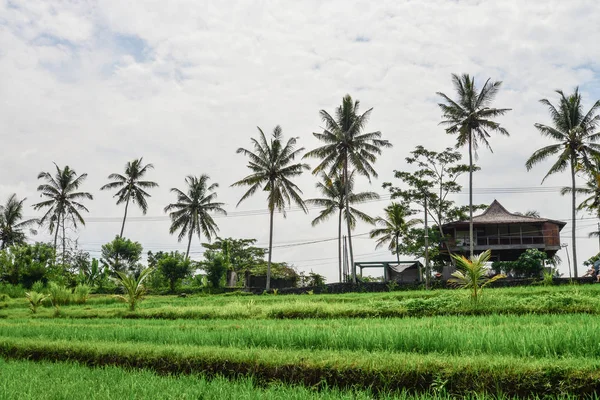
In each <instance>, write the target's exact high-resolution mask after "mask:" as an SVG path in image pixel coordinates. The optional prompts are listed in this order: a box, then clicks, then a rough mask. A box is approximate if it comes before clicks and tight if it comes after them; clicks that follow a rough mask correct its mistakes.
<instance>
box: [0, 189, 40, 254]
mask: <svg viewBox="0 0 600 400" xmlns="http://www.w3.org/2000/svg"><path fill="white" fill-rule="evenodd" d="M25 200H27V199H23V200H19V199H17V195H16V194H12V195H11V196H10V197H9V198H8V200H7V201H6V204H4V205H0V250H3V249H5V248H7V247H9V246H12V245H14V244H21V243H24V242H25V233H24V232H23V229H24V228H28V227H31V226H33V225H35V224H38V223H39V221H38V220H37V219H28V220H25V221H22V219H23V203H24V202H25ZM32 232H33V233H35V231H33V230H32Z"/></svg>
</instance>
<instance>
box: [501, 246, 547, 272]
mask: <svg viewBox="0 0 600 400" xmlns="http://www.w3.org/2000/svg"><path fill="white" fill-rule="evenodd" d="M547 260H548V256H547V255H546V253H545V252H543V251H540V250H538V249H527V250H525V251H524V252H523V253H522V254H521V255H520V256H519V258H518V259H517V260H516V261H494V262H493V263H492V270H493V271H494V272H495V273H497V274H499V273H502V274H505V275H510V276H513V277H518V278H536V277H540V276H541V275H542V272H543V270H544V265H545V262H546V261H547Z"/></svg>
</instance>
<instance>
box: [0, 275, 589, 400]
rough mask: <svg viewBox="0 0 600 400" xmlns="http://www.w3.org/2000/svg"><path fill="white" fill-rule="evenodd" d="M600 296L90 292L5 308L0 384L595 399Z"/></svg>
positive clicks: (241, 393)
mask: <svg viewBox="0 0 600 400" xmlns="http://www.w3.org/2000/svg"><path fill="white" fill-rule="evenodd" d="M599 286H600V285H599ZM599 294H600V288H599V289H597V286H595V285H589V286H568V287H550V288H548V287H527V288H502V289H490V290H487V291H486V292H485V297H484V301H483V302H481V303H480V304H477V305H474V304H472V303H471V302H470V301H469V300H468V297H467V295H466V293H465V292H462V291H449V290H438V291H431V292H424V291H413V292H391V293H377V294H373V293H359V294H356V293H354V294H344V295H294V296H281V295H279V296H274V295H268V296H244V295H240V296H235V295H228V296H227V295H218V296H191V297H188V298H177V297H174V296H173V297H149V298H148V299H147V300H145V301H144V302H143V303H142V304H141V307H140V309H139V310H137V311H136V312H133V313H132V312H129V311H127V310H126V306H125V305H124V304H123V303H119V302H116V300H115V299H114V298H113V297H111V296H94V297H92V298H91V299H90V301H89V302H88V303H87V304H84V305H71V306H63V307H61V308H60V309H59V310H58V312H57V310H56V309H54V308H50V307H48V308H40V309H39V311H38V312H37V313H36V314H35V315H34V314H32V313H31V312H30V311H29V310H28V309H27V303H26V301H25V300H24V299H22V298H16V299H8V300H5V306H4V308H2V309H0V315H2V316H3V317H4V318H1V319H0V357H2V358H3V359H4V360H6V361H3V362H4V364H0V366H2V367H3V368H1V369H0V370H1V371H2V372H0V387H1V385H7V384H8V383H7V382H8V380H9V378H8V376H9V373H11V372H9V371H12V370H18V369H19V368H21V369H22V370H28V371H32V372H31V374H34V375H35V374H36V373H35V371H36V370H37V368H43V369H44V371H50V370H52V371H54V370H61V371H62V370H72V371H73V372H72V374H73V375H77V376H79V375H81V376H82V379H84V380H87V381H88V382H91V381H94V384H96V379H98V382H97V384H98V385H101V384H102V379H105V378H102V377H106V376H108V375H109V374H111V373H114V374H117V373H119V371H121V372H122V371H126V373H125V374H124V377H123V379H122V382H123V389H115V397H113V398H154V397H146V396H141V395H140V396H141V397H140V396H138V395H137V394H134V393H137V392H136V391H135V390H134V388H135V387H137V386H135V385H133V384H130V383H127V382H132V381H136V382H139V385H141V386H148V387H152V386H154V385H155V386H156V387H157V389H155V390H154V391H150V392H159V391H160V390H161V389H158V387H166V386H173V390H172V391H171V392H172V393H174V397H172V398H186V397H188V396H189V398H198V397H199V395H198V394H197V393H199V392H194V391H193V390H196V389H198V388H200V389H198V390H201V391H202V393H203V395H202V397H203V398H219V396H218V393H222V392H219V391H223V390H231V391H232V392H231V393H234V395H232V396H234V397H229V398H278V397H279V398H280V397H283V396H287V397H290V398H371V397H373V396H377V397H381V398H388V397H392V396H400V398H431V397H422V396H434V397H435V396H437V397H438V398H447V396H449V395H456V396H464V395H474V394H475V395H476V397H477V396H479V397H478V398H491V397H494V396H496V397H498V396H499V397H502V398H504V397H506V398H509V397H513V396H517V397H531V396H540V397H543V396H549V397H550V398H558V397H560V396H592V395H593V394H594V393H597V392H600V340H598V336H597V332H600V316H599V314H600V307H599V306H598V304H597V303H598V302H597V299H598V298H599V296H598V295H599ZM20 360H29V361H27V364H26V365H27V366H25V364H23V362H24V361H20ZM0 362H2V361H0ZM51 362H55V364H52V363H51ZM74 363H78V364H74ZM89 367H95V368H91V369H90V368H89ZM111 371H114V372H111ZM57 373H58V372H57ZM61 373H62V372H61ZM40 374H41V378H40V379H42V378H43V377H44V376H45V377H46V379H52V378H51V377H49V376H48V373H47V374H46V375H44V374H43V373H40ZM18 375H19V373H17V372H15V376H18ZM21 375H23V373H21ZM52 376H54V375H52ZM84 376H90V378H83V377H84ZM92 376H97V378H92ZM32 379H33V378H32ZM106 379H107V380H109V381H110V379H108V378H106ZM192 381H193V382H194V384H191V383H190V382H192ZM115 382H116V380H115ZM143 382H148V383H143ZM182 382H185V383H182ZM41 384H42V383H40V385H41ZM46 385H48V383H47V384H46ZM59 386H60V385H59ZM76 386H77V380H76V379H74V380H73V382H72V384H71V383H69V384H68V385H66V384H65V387H64V392H65V393H69V391H70V390H76V389H74V388H75V387H76ZM4 388H5V389H6V391H5V393H12V392H11V390H16V389H11V388H10V387H9V386H4ZM128 388H129V389H128ZM194 388H196V389H194ZM227 388H228V389H227ZM28 390H31V393H32V394H31V397H29V398H61V397H56V396H55V397H51V396H50V394H47V396H50V397H43V396H42V397H36V396H35V394H34V391H35V385H34V386H32V387H31V388H30V389H28ZM121 390H130V392H129V394H128V395H124V393H125V392H123V391H121ZM164 390H167V389H164ZM187 390H191V391H189V392H188V391H187ZM98 391H99V393H103V392H102V389H101V387H100V388H99V389H98ZM171 392H170V393H171ZM27 393H29V392H27ZM140 393H145V392H140ZM176 393H181V395H179V396H178V395H175V394H176ZM117 394H118V396H117ZM211 396H212V397H211ZM415 396H416V397H415ZM419 396H421V397H419ZM8 398H11V397H8ZM12 398H17V397H12ZM19 398H28V397H19ZM64 398H68V397H64ZM98 398H110V397H106V396H103V397H98ZM161 398H165V397H161Z"/></svg>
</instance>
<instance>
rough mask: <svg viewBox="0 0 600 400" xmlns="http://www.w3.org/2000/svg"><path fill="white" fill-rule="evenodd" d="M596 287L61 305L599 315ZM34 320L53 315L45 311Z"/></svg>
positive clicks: (114, 310)
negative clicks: (474, 298)
mask: <svg viewBox="0 0 600 400" xmlns="http://www.w3.org/2000/svg"><path fill="white" fill-rule="evenodd" d="M598 297H600V285H587V286H564V287H549V288H546V287H540V286H538V287H520V288H506V289H505V288H502V289H488V290H486V291H485V292H484V297H483V301H481V302H480V303H479V304H477V305H474V304H472V303H471V302H470V300H469V298H468V293H467V292H466V291H462V290H434V291H430V292H425V291H410V292H409V291H406V292H391V293H364V294H361V293H351V294H342V295H313V296H310V295H289V296H273V295H270V296H225V295H213V296H202V295H198V296H190V297H188V298H178V297H175V296H150V297H148V299H146V300H145V301H143V302H142V303H141V304H140V308H139V310H138V311H136V312H134V313H131V312H129V311H127V307H126V305H124V304H123V303H120V302H119V301H118V300H117V299H115V298H114V297H112V296H104V295H103V296H92V297H91V298H90V299H89V301H88V303H87V304H85V305H70V306H63V307H61V315H62V316H64V317H69V318H146V319H151V318H162V319H297V318H299V319H303V318H328V319H334V318H379V317H409V316H433V315H492V314H513V315H524V314H557V313H562V314H567V313H588V314H600V303H599V302H598V301H596V299H597V298H598ZM38 313H39V315H38V317H40V318H44V317H53V316H54V312H53V310H52V309H50V308H49V307H48V308H46V309H40V310H39V312H38ZM29 314H30V312H29V310H28V309H27V303H26V301H25V300H24V299H11V300H9V301H8V303H7V307H6V308H4V309H2V310H0V317H4V318H24V317H28V316H29Z"/></svg>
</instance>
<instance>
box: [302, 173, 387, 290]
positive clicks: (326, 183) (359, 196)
mask: <svg viewBox="0 0 600 400" xmlns="http://www.w3.org/2000/svg"><path fill="white" fill-rule="evenodd" d="M321 178H322V179H323V182H318V183H317V184H316V185H315V186H316V188H317V190H319V192H321V194H322V195H323V197H322V198H318V199H308V200H306V203H307V204H313V205H316V206H319V207H323V210H321V212H320V213H319V215H318V216H317V217H316V218H315V219H313V221H312V225H313V226H315V225H318V224H319V223H321V222H323V221H326V220H327V219H329V218H330V217H331V216H332V215H334V213H336V212H337V213H338V266H339V276H340V282H341V281H342V216H343V215H346V214H350V215H347V217H348V219H349V220H350V224H351V226H352V227H354V226H356V217H358V218H360V219H361V220H362V221H364V222H366V223H369V224H373V222H374V220H373V218H371V217H370V216H368V215H367V214H365V213H363V212H362V211H359V210H357V209H356V208H354V207H350V208H348V209H347V208H346V185H344V181H343V179H342V177H341V176H340V174H339V173H338V172H335V173H334V174H333V175H331V176H329V175H327V174H326V173H325V172H322V173H321ZM349 178H350V180H349V181H348V186H349V187H348V193H349V194H348V203H349V204H356V203H362V202H365V201H369V200H377V199H379V195H378V194H377V193H375V192H361V193H354V190H353V189H354V171H352V173H351V174H350V176H349ZM346 210H350V213H348V212H347V211H346Z"/></svg>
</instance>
